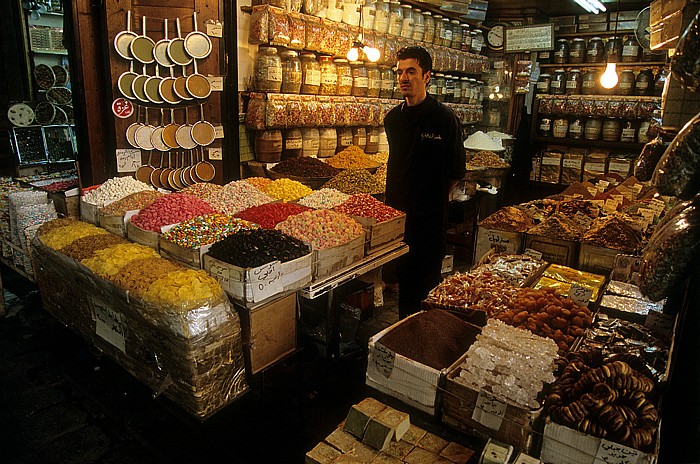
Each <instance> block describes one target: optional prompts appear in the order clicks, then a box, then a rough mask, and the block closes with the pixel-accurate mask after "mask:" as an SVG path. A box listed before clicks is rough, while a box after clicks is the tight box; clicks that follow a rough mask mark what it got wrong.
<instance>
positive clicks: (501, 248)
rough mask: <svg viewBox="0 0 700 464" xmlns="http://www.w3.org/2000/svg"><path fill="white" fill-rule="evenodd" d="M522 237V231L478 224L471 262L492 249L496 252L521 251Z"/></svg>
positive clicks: (514, 252) (515, 252)
mask: <svg viewBox="0 0 700 464" xmlns="http://www.w3.org/2000/svg"><path fill="white" fill-rule="evenodd" d="M524 238H525V234H524V233H523V232H509V231H506V230H497V229H488V228H486V227H482V226H479V229H478V230H477V233H476V245H475V246H474V261H473V262H475V263H476V262H478V261H479V260H480V259H481V257H482V256H484V255H485V254H486V253H488V252H489V251H490V250H492V249H493V250H496V253H513V254H518V253H521V252H522V251H523V242H524Z"/></svg>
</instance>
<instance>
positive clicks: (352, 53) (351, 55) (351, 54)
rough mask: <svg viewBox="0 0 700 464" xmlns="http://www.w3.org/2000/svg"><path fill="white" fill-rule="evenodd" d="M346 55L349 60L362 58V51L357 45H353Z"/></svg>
mask: <svg viewBox="0 0 700 464" xmlns="http://www.w3.org/2000/svg"><path fill="white" fill-rule="evenodd" d="M346 56H347V59H348V61H357V60H358V58H360V51H359V50H358V49H357V47H352V48H351V49H350V50H348V54H347V55H346Z"/></svg>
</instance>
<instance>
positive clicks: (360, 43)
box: [345, 9, 381, 63]
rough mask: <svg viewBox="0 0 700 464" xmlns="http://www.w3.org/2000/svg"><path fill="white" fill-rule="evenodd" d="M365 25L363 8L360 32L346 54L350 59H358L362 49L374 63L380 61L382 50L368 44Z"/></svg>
mask: <svg viewBox="0 0 700 464" xmlns="http://www.w3.org/2000/svg"><path fill="white" fill-rule="evenodd" d="M364 32H365V30H364V27H363V21H362V9H360V33H359V34H358V35H357V38H356V39H355V40H354V41H353V42H352V47H350V50H348V53H347V55H345V56H346V57H347V59H348V61H357V60H359V59H360V51H361V52H362V53H363V54H364V55H365V57H366V58H367V59H368V60H369V61H371V62H372V63H376V62H377V61H379V58H380V57H381V52H380V51H379V50H378V49H376V48H374V47H370V46H368V45H366V44H365V43H364V40H365V38H364Z"/></svg>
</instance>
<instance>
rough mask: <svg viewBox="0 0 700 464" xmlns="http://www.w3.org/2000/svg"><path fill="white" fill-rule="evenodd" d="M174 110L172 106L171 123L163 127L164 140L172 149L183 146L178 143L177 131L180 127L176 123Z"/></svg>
mask: <svg viewBox="0 0 700 464" xmlns="http://www.w3.org/2000/svg"><path fill="white" fill-rule="evenodd" d="M173 115H174V111H173V109H172V108H171V109H170V124H168V125H167V126H165V127H164V128H163V134H162V137H163V142H164V143H165V144H166V145H167V146H168V147H169V148H172V149H176V148H181V147H180V145H178V144H177V139H176V138H175V133H176V132H177V129H178V128H179V127H180V126H179V125H177V124H175V117H174V116H173Z"/></svg>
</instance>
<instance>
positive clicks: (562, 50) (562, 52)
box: [552, 39, 569, 64]
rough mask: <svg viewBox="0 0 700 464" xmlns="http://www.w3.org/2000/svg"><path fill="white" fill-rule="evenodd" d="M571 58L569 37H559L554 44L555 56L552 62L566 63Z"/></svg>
mask: <svg viewBox="0 0 700 464" xmlns="http://www.w3.org/2000/svg"><path fill="white" fill-rule="evenodd" d="M568 59H569V41H568V40H567V39H557V41H556V43H555V44H554V57H553V58H552V63H554V64H566V62H567V60H568Z"/></svg>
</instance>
